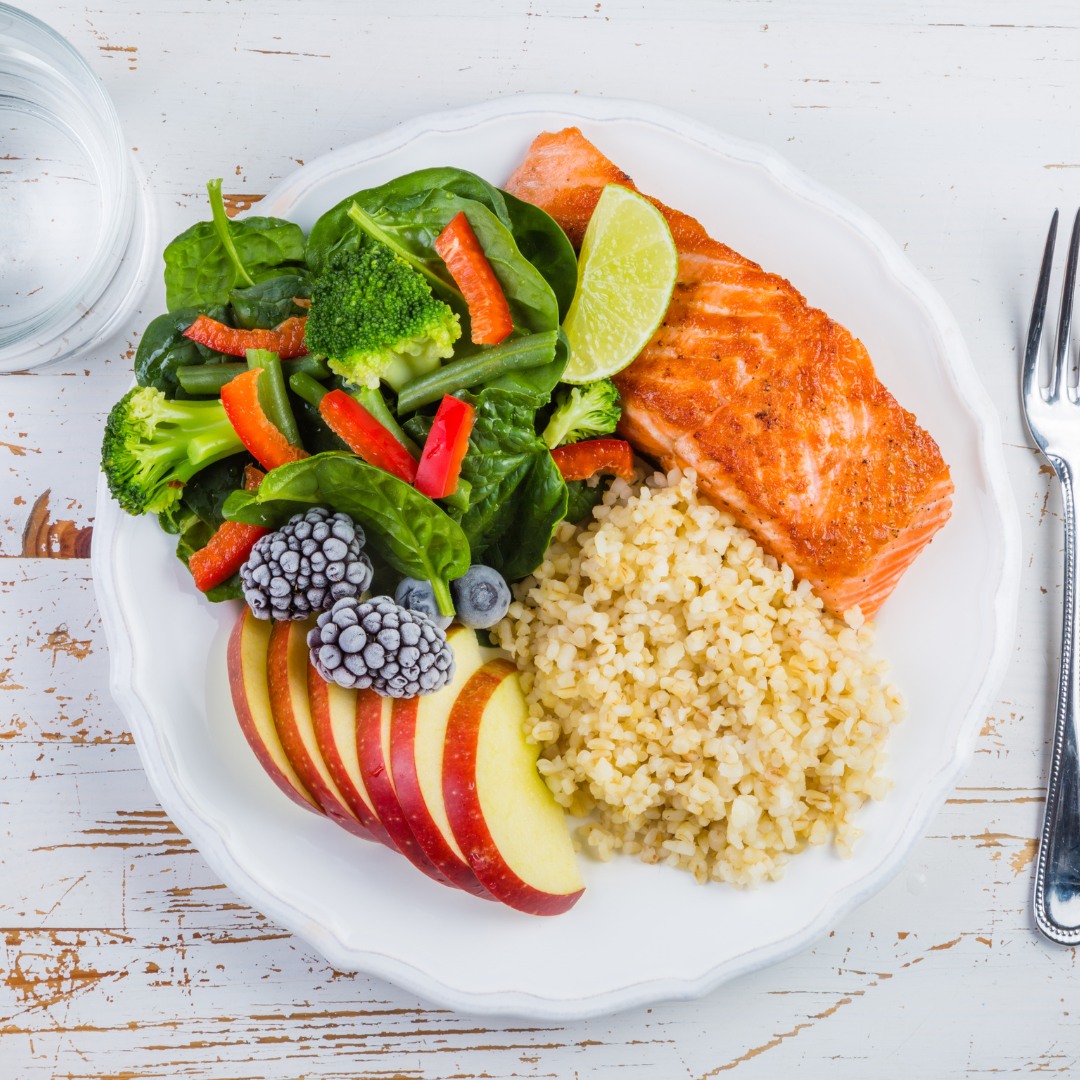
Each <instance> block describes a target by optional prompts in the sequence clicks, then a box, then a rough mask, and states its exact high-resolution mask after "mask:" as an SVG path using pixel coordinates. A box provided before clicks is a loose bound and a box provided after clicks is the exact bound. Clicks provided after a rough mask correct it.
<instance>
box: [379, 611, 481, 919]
mask: <svg viewBox="0 0 1080 1080" xmlns="http://www.w3.org/2000/svg"><path fill="white" fill-rule="evenodd" d="M446 640H447V641H448V642H449V644H450V647H451V648H452V649H453V650H454V677H453V679H452V680H451V681H450V682H449V683H447V684H446V686H444V687H443V688H442V689H441V690H438V691H436V692H435V693H434V694H422V695H420V696H419V697H414V698H404V699H401V700H398V701H395V702H394V705H393V709H392V710H391V718H390V768H391V772H392V774H393V778H394V790H395V792H396V793H397V797H398V803H399V804H400V805H401V809H402V812H403V813H404V814H405V818H406V820H407V821H408V822H409V827H410V828H411V829H412V831H413V835H414V836H415V837H416V839H417V842H418V843H419V844H420V846H421V847H422V848H423V849H424V852H425V853H426V854H427V856H428V858H429V859H431V861H432V862H433V863H434V864H435V865H436V866H437V867H438V868H439V869H440V870H441V871H442V872H443V873H444V874H445V875H446V876H447V877H448V878H449V879H450V880H451V881H452V882H453V883H454V884H455V885H457V886H458V887H459V888H462V889H464V890H465V891H466V892H471V893H474V894H476V895H477V896H481V897H484V898H485V899H487V900H491V899H493V898H492V896H491V894H490V893H489V892H488V891H487V889H485V888H484V886H483V885H481V884H480V881H479V879H478V878H477V876H476V874H474V873H473V871H472V869H471V868H470V866H469V863H468V861H467V860H466V858H465V854H464V852H462V850H461V848H460V847H458V843H457V841H456V840H455V839H454V833H453V830H452V829H451V828H450V822H449V820H448V818H447V816H446V806H445V804H444V803H443V794H442V765H443V745H444V744H445V742H446V725H447V722H448V721H449V719H450V710H451V709H452V708H453V706H454V701H455V699H456V698H457V696H458V693H459V691H460V690H461V688H462V687H463V686H464V685H465V683H466V682H468V680H469V677H470V676H471V675H472V674H473V672H474V671H477V670H478V669H479V668H480V667H482V666H483V664H484V662H485V660H487V659H488V656H487V655H485V650H483V649H481V648H480V643H479V642H478V641H477V640H476V632H475V631H473V630H469V629H467V628H466V627H463V626H455V627H454V628H453V629H452V630H450V631H449V632H448V633H447V635H446ZM487 652H488V653H489V654H490V655H495V654H494V653H493V652H492V651H491V650H487Z"/></svg>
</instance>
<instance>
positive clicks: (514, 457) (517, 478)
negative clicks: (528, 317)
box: [405, 388, 567, 581]
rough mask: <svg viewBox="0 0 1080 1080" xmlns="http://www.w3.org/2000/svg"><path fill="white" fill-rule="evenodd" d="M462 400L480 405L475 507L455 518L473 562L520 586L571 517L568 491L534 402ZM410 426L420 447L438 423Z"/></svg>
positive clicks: (491, 392) (490, 393)
mask: <svg viewBox="0 0 1080 1080" xmlns="http://www.w3.org/2000/svg"><path fill="white" fill-rule="evenodd" d="M456 396H457V397H460V398H461V399H462V400H463V401H467V402H469V403H470V404H471V405H473V407H474V408H475V409H476V418H475V420H474V423H473V430H472V434H471V435H470V436H469V449H468V451H467V453H466V454H465V458H464V460H463V461H462V464H461V478H462V480H463V481H465V482H467V483H468V485H469V489H468V504H467V506H465V508H464V509H457V508H452V509H450V513H451V515H452V516H454V517H456V518H457V519H458V520H459V521H460V523H461V528H462V529H463V530H464V532H465V536H466V537H467V538H468V541H469V547H470V549H471V551H472V560H473V562H484V563H487V564H488V565H489V566H493V567H495V569H497V570H498V571H499V572H500V573H502V574H503V575H504V576H505V577H506V578H507V580H509V581H516V580H517V579H518V578H522V577H524V576H525V575H526V574H529V573H531V572H532V571H533V570H535V569H536V567H537V566H538V565H539V564H540V562H541V560H542V559H543V557H544V552H545V551H546V550H547V547H548V544H549V543H550V542H551V536H552V534H553V533H554V531H555V526H556V525H558V523H559V522H560V521H561V520H562V519H563V517H564V516H565V514H566V500H567V494H566V484H565V483H564V482H563V479H562V475H561V474H560V473H559V470H558V467H557V466H556V465H555V462H554V461H553V460H552V458H551V454H550V452H549V451H548V448H547V447H546V446H545V445H544V443H543V441H542V440H541V439H540V438H539V437H538V436H537V434H536V427H535V420H534V416H535V410H536V403H535V399H534V397H533V396H531V395H528V394H517V393H513V392H511V391H507V390H502V389H497V388H489V389H485V390H482V391H481V392H480V393H479V394H468V393H460V394H458V395H456ZM405 426H406V430H407V431H408V432H409V434H410V435H412V436H413V437H414V438H416V439H417V440H418V441H420V440H423V439H424V437H425V435H426V434H427V432H428V430H429V429H430V427H431V419H430V418H429V417H425V416H415V417H413V418H412V419H411V420H410V421H409V422H408V424H406V425H405Z"/></svg>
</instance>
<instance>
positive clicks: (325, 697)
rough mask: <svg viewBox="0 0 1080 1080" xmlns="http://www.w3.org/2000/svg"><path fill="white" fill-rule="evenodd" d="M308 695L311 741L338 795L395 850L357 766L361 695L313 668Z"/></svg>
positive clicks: (377, 837) (381, 840)
mask: <svg viewBox="0 0 1080 1080" xmlns="http://www.w3.org/2000/svg"><path fill="white" fill-rule="evenodd" d="M308 695H309V697H310V699H311V717H312V721H313V722H314V725H315V741H316V742H317V744H318V747H319V752H320V753H321V754H322V757H323V760H324V761H325V762H326V767H327V768H328V769H329V770H330V775H331V776H332V777H333V778H334V783H335V784H337V786H338V790H339V791H340V792H341V795H342V798H344V800H345V802H346V803H347V804H348V806H349V809H350V810H352V812H353V813H354V814H355V815H356V817H357V820H359V821H360V822H361V824H363V825H364V827H365V828H367V830H368V831H369V832H370V833H371V835H372V836H373V837H374V838H375V839H376V840H378V841H379V842H380V843H382V844H385V845H386V846H387V847H388V848H392V849H393V850H394V851H397V850H398V849H397V845H396V844H395V843H394V841H393V840H391V839H390V834H389V833H388V832H387V831H386V829H385V828H384V827H383V824H382V822H381V821H380V820H379V815H378V814H377V813H376V811H375V806H374V804H373V803H372V801H371V796H370V795H368V791H367V787H366V786H365V784H364V777H363V775H362V774H361V770H360V758H359V757H358V755H357V749H356V713H357V709H358V708H360V707H362V705H363V702H362V700H361V699H362V697H363V695H362V694H358V693H357V692H356V691H355V690H346V689H345V687H343V686H338V685H337V684H336V683H328V682H326V680H325V679H322V678H320V677H319V675H318V673H317V672H315V673H309V676H308ZM376 696H377V695H376Z"/></svg>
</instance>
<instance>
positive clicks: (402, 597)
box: [394, 577, 454, 630]
mask: <svg viewBox="0 0 1080 1080" xmlns="http://www.w3.org/2000/svg"><path fill="white" fill-rule="evenodd" d="M394 603H396V604H400V605H401V606H402V607H403V608H408V609H409V610H410V611H422V612H423V613H424V614H425V615H426V616H427V617H428V618H429V619H431V621H432V622H433V623H434V624H435V625H436V626H437V627H438V628H439V629H440V630H445V629H446V628H447V627H448V626H449V625H450V624H451V623H452V622H453V621H454V617H453V616H452V615H443V614H440V612H439V603H438V601H437V600H436V599H435V590H434V589H433V588H432V587H431V582H430V581H423V580H421V579H420V578H414V577H407V578H402V579H401V584H400V585H398V587H397V589H396V590H395V591H394Z"/></svg>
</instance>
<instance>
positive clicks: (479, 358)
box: [397, 330, 558, 416]
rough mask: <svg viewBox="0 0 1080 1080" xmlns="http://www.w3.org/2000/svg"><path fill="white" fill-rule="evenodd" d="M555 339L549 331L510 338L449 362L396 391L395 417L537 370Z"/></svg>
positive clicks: (546, 356)
mask: <svg viewBox="0 0 1080 1080" xmlns="http://www.w3.org/2000/svg"><path fill="white" fill-rule="evenodd" d="M557 336H558V335H557V332H556V331H554V330H550V331H547V332H545V333H543V334H530V335H529V336H528V337H520V338H514V339H513V340H512V341H507V342H504V343H503V344H502V345H495V346H494V347H492V348H490V349H485V350H484V351H483V352H479V353H476V355H475V356H467V357H465V358H464V359H463V360H452V361H451V362H450V363H449V364H447V365H446V366H445V367H441V368H439V369H438V370H437V371H432V372H429V373H428V374H427V375H421V376H420V377H419V378H418V379H413V380H412V382H409V383H406V384H405V385H404V386H403V387H402V388H401V390H400V391H399V393H398V409H397V411H398V415H399V416H401V415H403V414H404V413H410V412H415V411H416V410H417V409H419V408H420V407H421V406H422V405H430V404H431V402H433V401H438V400H440V398H442V396H443V395H444V394H453V393H455V392H456V391H458V390H468V389H470V388H471V387H473V386H479V385H480V384H481V383H486V382H491V381H492V380H493V379H497V378H499V376H500V375H505V374H507V373H508V372H511V371H522V370H524V369H526V368H534V367H540V365H541V364H546V363H547V362H548V361H549V360H550V359H551V357H552V353H553V351H554V349H555V342H556V339H557Z"/></svg>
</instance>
